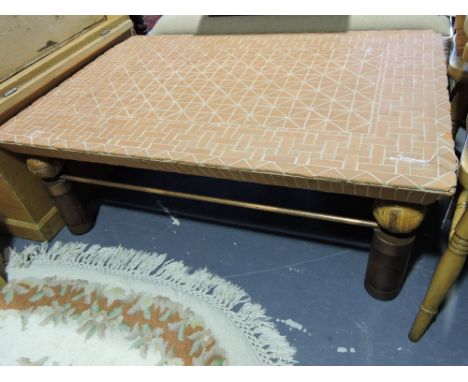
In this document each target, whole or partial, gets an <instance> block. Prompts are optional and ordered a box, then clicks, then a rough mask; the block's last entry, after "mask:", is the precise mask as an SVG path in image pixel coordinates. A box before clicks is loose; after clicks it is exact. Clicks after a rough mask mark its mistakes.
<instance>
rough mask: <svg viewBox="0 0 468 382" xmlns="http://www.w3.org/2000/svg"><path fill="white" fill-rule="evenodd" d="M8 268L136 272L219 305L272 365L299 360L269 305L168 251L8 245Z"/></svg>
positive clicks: (114, 273)
mask: <svg viewBox="0 0 468 382" xmlns="http://www.w3.org/2000/svg"><path fill="white" fill-rule="evenodd" d="M7 251H8V253H7V254H6V256H7V259H8V265H7V271H8V270H10V269H14V268H20V269H24V268H29V267H30V266H31V265H49V264H55V265H67V266H71V267H79V268H85V269H89V270H95V271H101V272H107V273H110V274H113V275H117V276H118V275H122V276H128V275H130V276H131V277H133V278H136V279H140V280H145V281H149V282H153V283H157V284H159V285H163V286H166V287H171V288H174V289H176V290H180V291H182V292H184V293H187V294H190V295H192V296H195V297H198V298H200V299H201V300H203V301H205V302H207V303H209V304H210V305H212V306H216V307H217V308H218V309H220V310H221V311H222V312H223V313H224V314H225V315H226V316H227V317H229V318H230V319H231V320H232V321H233V322H234V323H235V325H236V326H237V327H238V328H239V329H240V330H242V332H243V333H244V334H245V335H246V337H247V338H248V340H249V342H250V343H251V344H252V346H253V348H254V349H255V351H256V353H257V355H258V357H259V358H260V360H261V361H262V362H263V363H264V364H266V365H293V364H294V363H295V361H294V355H295V353H296V350H295V349H294V348H293V347H292V346H291V345H290V344H289V343H288V341H287V340H286V338H285V337H283V336H281V335H280V334H279V332H278V331H277V330H276V328H275V325H274V324H273V322H272V321H271V318H269V317H268V316H266V315H265V311H264V310H263V308H262V307H261V306H260V305H258V304H254V303H252V301H251V298H250V296H249V295H248V294H247V293H246V292H245V291H244V290H243V289H242V288H240V287H238V286H237V285H235V284H233V283H232V282H230V281H228V280H225V279H223V278H221V277H219V276H216V275H214V274H212V273H210V272H209V271H208V270H207V269H206V268H203V269H200V270H196V271H192V270H191V269H190V268H189V267H187V266H186V265H184V263H183V262H181V261H174V260H167V261H166V257H167V256H166V254H155V253H149V252H145V251H137V250H134V249H126V248H123V247H122V246H118V247H101V246H99V245H91V246H89V245H88V244H85V243H79V242H75V243H64V244H63V243H60V242H56V243H54V244H53V245H52V246H51V247H49V245H48V244H47V243H43V244H41V245H29V246H27V247H26V248H25V249H24V250H23V251H22V252H17V251H15V250H14V249H11V248H10V249H8V250H7Z"/></svg>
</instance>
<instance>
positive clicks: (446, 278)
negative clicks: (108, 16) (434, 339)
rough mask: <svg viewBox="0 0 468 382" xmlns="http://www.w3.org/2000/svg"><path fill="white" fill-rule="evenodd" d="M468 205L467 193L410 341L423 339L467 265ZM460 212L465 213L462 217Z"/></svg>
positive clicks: (463, 195) (463, 196)
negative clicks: (467, 204) (467, 206)
mask: <svg viewBox="0 0 468 382" xmlns="http://www.w3.org/2000/svg"><path fill="white" fill-rule="evenodd" d="M467 201H468V195H467V192H466V191H463V192H462V193H461V194H460V197H459V199H458V203H457V210H456V215H455V217H454V220H453V223H452V227H453V226H455V230H454V231H451V232H452V233H453V234H451V237H450V240H449V244H448V247H447V249H446V250H445V252H444V255H443V256H442V258H441V259H440V261H439V264H438V265H437V268H436V270H435V272H434V275H433V276H432V280H431V283H430V285H429V289H428V290H427V293H426V296H425V297H424V300H423V302H422V304H421V306H420V308H419V312H418V314H417V316H416V319H415V320H414V323H413V326H412V328H411V331H410V333H409V338H410V340H411V341H414V342H416V341H419V340H420V339H421V337H422V336H423V334H424V333H425V331H426V330H427V328H428V327H429V325H430V324H431V322H432V320H433V319H434V317H435V316H436V315H437V313H438V311H439V307H440V304H441V303H442V301H443V300H444V299H445V297H446V296H447V293H448V292H449V290H450V288H451V287H452V286H453V284H454V283H455V281H456V280H457V278H458V275H459V274H460V272H461V270H462V268H463V265H464V264H465V260H466V256H467V255H468V211H467V210H466V202H467ZM461 210H463V212H462V213H461V212H460V211H461ZM457 212H458V214H457ZM460 215H461V216H460Z"/></svg>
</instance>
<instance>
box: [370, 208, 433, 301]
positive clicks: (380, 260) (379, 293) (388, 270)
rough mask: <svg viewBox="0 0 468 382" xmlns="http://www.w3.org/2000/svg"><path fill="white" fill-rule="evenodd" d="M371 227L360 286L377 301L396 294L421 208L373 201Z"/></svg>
mask: <svg viewBox="0 0 468 382" xmlns="http://www.w3.org/2000/svg"><path fill="white" fill-rule="evenodd" d="M374 217H375V218H376V220H377V223H378V224H379V228H377V229H375V230H374V237H373V240H372V247H371V250H370V253H369V260H368V263H367V269H366V276H365V279H364V287H365V288H366V290H367V292H368V293H369V294H370V295H371V296H372V297H374V298H376V299H379V300H391V299H393V298H395V297H397V296H398V294H399V293H400V291H401V288H402V286H403V282H404V280H405V276H406V270H407V267H408V262H409V259H410V256H411V250H412V247H413V243H414V239H415V236H414V231H415V230H416V228H417V227H418V226H419V225H420V224H421V222H422V221H423V219H424V207H422V206H416V205H410V204H404V203H400V204H396V203H392V202H384V201H376V203H375V205H374Z"/></svg>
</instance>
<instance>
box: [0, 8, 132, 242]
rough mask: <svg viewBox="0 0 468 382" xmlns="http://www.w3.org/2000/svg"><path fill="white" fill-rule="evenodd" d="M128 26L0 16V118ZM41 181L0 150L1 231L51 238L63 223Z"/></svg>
mask: <svg viewBox="0 0 468 382" xmlns="http://www.w3.org/2000/svg"><path fill="white" fill-rule="evenodd" d="M131 29H132V22H131V21H130V19H129V18H128V16H0V51H1V52H2V60H1V63H0V80H2V81H3V82H0V122H3V121H6V120H8V119H9V118H10V117H12V116H13V115H15V114H16V113H17V112H19V111H20V110H22V109H23V108H25V107H26V106H28V105H29V104H30V103H31V102H33V101H34V100H36V99H37V98H39V97H40V96H42V95H44V94H45V93H47V92H48V91H49V90H50V89H52V88H53V87H55V86H56V85H57V84H59V83H60V82H62V81H63V80H64V79H66V78H67V77H69V76H70V75H71V74H73V73H74V72H76V71H77V70H79V69H80V68H82V67H83V66H85V65H86V64H87V63H89V62H90V61H92V60H93V59H94V58H96V57H97V56H98V55H99V54H101V53H102V52H104V51H105V50H107V49H109V48H110V47H112V46H113V45H115V44H117V43H118V42H121V41H123V40H124V39H126V38H128V37H129V36H130V35H131ZM3 52H7V54H3ZM40 183H41V182H40V180H39V181H38V178H37V177H35V176H33V175H32V174H31V173H30V172H29V171H28V169H27V167H26V164H25V161H24V159H23V158H22V157H21V156H19V155H16V154H12V153H10V152H6V151H3V150H0V231H3V232H7V233H10V234H12V235H15V236H21V237H25V238H28V239H33V240H50V239H51V238H52V237H53V236H54V235H55V234H56V233H57V232H58V231H59V230H60V229H61V228H62V227H63V224H64V223H63V220H62V217H61V216H60V214H59V213H58V211H57V208H56V207H55V206H54V203H53V201H52V199H51V198H50V197H49V195H48V194H47V193H46V192H44V191H43V190H42V185H41V184H40Z"/></svg>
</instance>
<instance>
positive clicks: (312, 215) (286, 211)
mask: <svg viewBox="0 0 468 382" xmlns="http://www.w3.org/2000/svg"><path fill="white" fill-rule="evenodd" d="M60 178H61V179H64V180H68V181H70V182H77V183H85V184H91V185H97V186H104V187H110V188H117V189H123V190H130V191H139V192H146V193H149V194H157V195H164V196H171V197H175V198H182V199H190V200H197V201H201V202H208V203H216V204H223V205H227V206H235V207H243V208H248V209H252V210H258V211H267V212H274V213H279V214H283V215H291V216H299V217H304V218H309V219H316V220H325V221H330V222H334V223H343V224H350V225H356V226H361V227H368V228H377V227H378V224H377V222H375V221H371V220H364V219H355V218H349V217H345V216H338V215H331V214H324V213H318V212H311V211H302V210H295V209H290V208H282V207H275V206H269V205H265V204H259V203H250V202H244V201H239V200H233V199H226V198H217V197H213V196H206V195H199V194H192V193H187V192H178V191H171V190H164V189H161V188H155V187H146V186H139V185H133V184H126V183H120V182H112V181H107V180H101V179H93V178H87V177H82V176H73V175H67V174H63V175H61V176H60Z"/></svg>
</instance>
